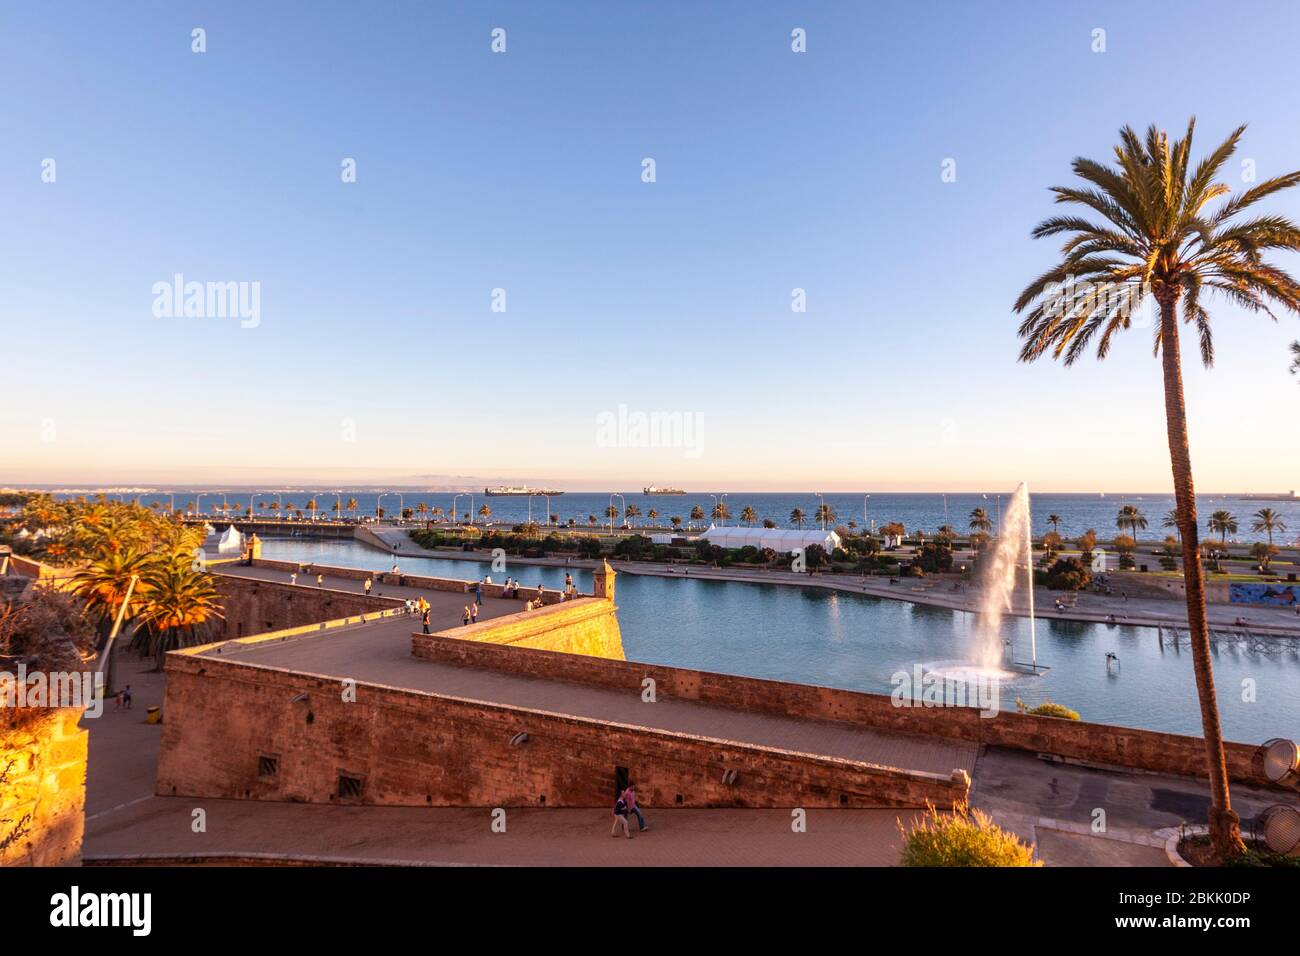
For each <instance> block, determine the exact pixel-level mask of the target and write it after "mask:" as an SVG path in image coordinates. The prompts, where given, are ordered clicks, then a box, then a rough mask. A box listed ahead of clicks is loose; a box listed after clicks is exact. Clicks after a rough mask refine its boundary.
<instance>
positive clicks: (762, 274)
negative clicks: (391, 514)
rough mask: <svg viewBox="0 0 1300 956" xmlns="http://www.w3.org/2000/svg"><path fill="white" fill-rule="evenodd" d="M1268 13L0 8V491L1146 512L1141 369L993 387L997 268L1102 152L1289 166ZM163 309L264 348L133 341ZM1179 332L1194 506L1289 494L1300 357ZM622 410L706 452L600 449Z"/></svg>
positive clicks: (222, 338)
mask: <svg viewBox="0 0 1300 956" xmlns="http://www.w3.org/2000/svg"><path fill="white" fill-rule="evenodd" d="M1298 9H1300V8H1297V6H1296V5H1295V4H1294V3H1289V2H1278V3H1245V4H1240V5H1234V6H1227V5H1224V4H1222V3H1195V2H1154V0H1147V2H1143V3H1140V4H1133V3H1070V4H1058V3H1042V2H1026V3H997V4H982V3H981V4H975V3H966V2H944V3H901V2H900V3H895V4H857V3H853V4H850V3H824V4H815V5H809V4H756V3H708V4H700V3H655V4H643V5H634V4H599V3H589V4H576V3H566V4H544V3H538V2H529V3H500V2H498V3H491V4H487V3H465V4H442V3H439V4H431V3H417V2H404V3H398V2H385V3H371V4H366V3H361V2H347V3H343V2H311V3H274V4H267V3H252V2H221V3H216V2H213V3H183V2H165V3H163V2H159V3H130V4H105V3H99V2H94V3H90V2H86V3H61V4H57V5H55V4H28V3H17V2H10V0H5V2H0V81H2V82H3V88H4V89H5V90H6V91H7V94H6V95H5V96H4V97H3V98H2V99H0V147H2V148H0V222H3V227H2V228H0V290H3V295H2V297H0V332H2V337H0V342H2V343H3V352H4V354H5V356H6V358H5V362H4V364H5V376H6V382H7V392H8V394H7V395H6V400H5V402H4V403H3V407H0V447H2V448H3V449H4V450H3V452H2V453H0V483H3V482H6V481H7V482H10V483H18V482H23V481H28V482H31V481H47V482H52V481H63V480H66V481H73V482H85V481H94V480H103V481H141V482H148V481H164V482H165V481H172V480H176V481H179V480H201V479H204V478H206V479H209V480H213V481H225V480H232V479H237V478H240V477H245V478H247V479H249V480H261V479H263V478H265V479H272V478H278V479H284V480H288V479H291V478H294V477H297V478H300V479H306V478H309V477H310V478H317V477H328V476H337V477H339V478H340V479H343V478H346V477H361V476H362V475H363V474H364V475H367V476H369V475H411V474H435V473H436V474H460V475H485V476H498V477H503V478H505V477H519V478H539V479H551V480H554V481H564V482H567V486H568V487H574V488H579V487H584V486H586V487H592V486H595V487H605V486H609V485H617V486H626V485H629V484H630V485H636V484H637V483H638V482H648V481H658V482H659V483H661V484H664V483H674V484H684V485H686V486H687V487H701V486H712V487H733V488H751V489H771V490H779V489H785V488H804V487H812V486H816V487H818V488H821V489H823V490H832V489H834V488H842V489H858V488H879V489H882V490H885V489H889V488H904V487H906V488H916V489H918V490H926V489H938V488H943V489H952V490H957V489H962V488H990V487H1012V486H1014V484H1015V483H1016V482H1017V481H1019V480H1021V479H1028V480H1029V481H1030V482H1031V484H1032V485H1033V486H1035V487H1037V488H1039V489H1042V490H1051V489H1055V490H1076V489H1078V490H1085V489H1094V488H1106V489H1115V490H1122V489H1141V490H1160V489H1164V488H1167V487H1169V471H1168V459H1167V451H1166V446H1165V436H1164V422H1163V405H1162V400H1161V390H1160V376H1159V368H1158V365H1157V363H1155V362H1154V361H1153V360H1152V358H1151V346H1150V333H1149V332H1148V331H1146V330H1139V331H1133V332H1130V333H1128V334H1127V335H1126V336H1125V338H1124V340H1123V341H1122V342H1121V343H1119V345H1118V346H1117V349H1116V351H1115V352H1114V353H1113V354H1112V356H1111V357H1110V358H1109V359H1108V360H1107V361H1106V362H1105V363H1101V364H1098V363H1096V362H1094V361H1089V362H1086V363H1081V364H1080V365H1078V366H1076V367H1075V368H1073V369H1069V370H1067V369H1064V368H1061V367H1059V366H1057V365H1054V364H1052V363H1041V364H1039V365H1035V366H1024V365H1020V364H1018V363H1017V362H1016V361H1015V357H1016V351H1017V340H1016V336H1015V327H1016V324H1017V321H1016V318H1015V317H1014V316H1013V315H1012V314H1011V311H1010V304H1011V302H1012V301H1013V300H1014V298H1015V295H1016V294H1017V293H1018V291H1019V290H1020V288H1021V287H1022V286H1023V285H1024V284H1025V283H1026V282H1028V281H1029V279H1031V278H1032V277H1033V276H1034V275H1036V274H1038V273H1039V272H1040V271H1041V270H1042V269H1043V268H1044V267H1045V266H1046V265H1048V264H1049V262H1050V261H1051V260H1052V257H1053V254H1054V252H1055V247H1054V245H1052V244H1051V243H1049V242H1048V241H1038V242H1035V241H1033V240H1031V239H1030V238H1029V231H1030V229H1031V228H1032V226H1033V225H1034V224H1035V223H1036V222H1037V221H1038V220H1039V219H1041V218H1042V217H1044V216H1045V215H1048V214H1051V213H1052V212H1054V211H1055V209H1054V207H1053V206H1052V204H1051V203H1050V197H1049V194H1048V192H1047V187H1048V186H1050V185H1053V184H1056V183H1060V182H1063V181H1066V180H1067V179H1068V178H1069V161H1070V160H1071V158H1073V157H1074V156H1076V155H1080V154H1084V155H1091V156H1094V157H1096V158H1099V159H1105V158H1107V157H1108V155H1109V151H1110V148H1111V146H1112V145H1113V143H1114V141H1115V133H1116V130H1117V129H1118V128H1119V127H1120V126H1121V125H1122V124H1124V123H1131V124H1134V125H1137V126H1141V127H1145V125H1146V124H1147V123H1149V122H1152V121H1155V122H1158V123H1160V124H1161V125H1163V126H1166V127H1167V128H1169V129H1170V131H1171V132H1175V131H1177V132H1181V130H1182V128H1183V127H1184V126H1185V124H1186V121H1187V118H1188V116H1189V114H1192V113H1195V114H1196V116H1197V119H1198V131H1199V134H1200V138H1199V141H1200V144H1201V146H1202V147H1206V148H1208V146H1209V145H1211V144H1212V143H1213V142H1217V141H1218V139H1219V138H1221V137H1222V136H1224V135H1226V134H1227V133H1228V132H1229V131H1230V130H1231V129H1232V128H1233V126H1235V125H1236V124H1237V123H1240V122H1249V123H1250V129H1249V130H1248V132H1247V135H1246V138H1245V141H1244V144H1243V148H1242V150H1241V151H1240V153H1239V157H1240V158H1251V159H1254V160H1255V163H1256V166H1257V169H1258V174H1259V176H1260V178H1264V177H1267V176H1271V175H1275V174H1277V173H1280V172H1284V171H1288V170H1291V169H1294V168H1297V167H1300V99H1298V98H1297V97H1296V95H1295V88H1296V84H1295V74H1294V43H1295V37H1296V36H1297V29H1298V28H1300V13H1298V12H1297V10H1298ZM195 27H202V28H204V29H205V30H206V35H207V36H206V39H207V52H206V53H203V54H196V53H193V52H191V30H192V29H194V28H195ZM494 27H501V28H504V29H505V30H506V41H507V51H506V52H505V53H504V54H493V53H492V52H491V51H490V48H489V44H490V39H491V38H490V31H491V30H492V28H494ZM795 27H802V28H804V29H805V30H806V31H807V45H808V52H807V53H806V54H801V55H800V54H795V53H792V52H791V49H790V42H791V40H790V32H791V30H792V29H793V28H795ZM1098 27H1100V28H1103V29H1105V30H1106V52H1104V53H1094V52H1092V49H1091V47H1092V42H1093V41H1092V31H1093V29H1094V28H1098ZM347 157H351V158H355V160H356V162H357V179H358V181H357V182H356V183H343V182H342V181H341V177H340V169H341V167H340V164H341V162H342V161H343V159H344V158H347ZM645 157H652V158H653V159H654V160H655V161H656V164H657V182H655V183H652V184H647V183H644V182H642V181H641V163H642V159H643V158H645ZM949 157H951V158H953V159H955V160H956V163H957V181H956V182H954V183H944V182H942V181H941V177H940V171H941V163H942V162H943V160H944V159H945V158H949ZM47 158H53V159H54V160H55V161H56V163H57V181H56V182H55V183H52V184H51V183H43V182H42V181H41V170H42V166H41V164H42V161H43V160H45V159H47ZM1227 173H1228V175H1227V177H1225V178H1226V179H1227V181H1228V182H1229V183H1230V184H1231V185H1233V186H1234V187H1239V186H1240V185H1241V183H1240V180H1239V167H1237V166H1235V165H1234V166H1233V167H1231V168H1230V169H1229V170H1228V171H1227ZM1269 208H1270V209H1272V210H1274V211H1278V212H1282V213H1285V214H1288V215H1291V216H1293V217H1297V218H1300V192H1297V193H1296V194H1295V195H1291V196H1286V197H1284V198H1282V199H1279V200H1277V201H1276V202H1274V203H1272V204H1271V206H1270V207H1269ZM1287 264H1288V265H1290V266H1291V267H1293V268H1295V267H1297V263H1296V262H1295V261H1291V262H1289V263H1287ZM175 273H182V274H183V275H184V276H185V277H186V279H188V280H198V281H220V282H226V281H236V282H238V281H256V282H258V283H260V288H261V314H260V324H259V325H258V326H257V327H256V328H250V329H241V328H240V327H239V324H238V322H237V321H236V320H233V319H220V318H191V319H185V318H161V319H160V318H156V317H155V316H154V314H153V312H152V305H153V294H152V291H151V288H152V286H153V284H154V283H155V282H159V281H170V279H171V277H172V276H173V274H175ZM498 287H500V288H504V289H506V292H507V303H508V309H507V311H506V312H505V313H504V314H499V313H493V312H492V311H491V310H490V303H491V299H490V296H491V291H492V289H494V288H498ZM795 287H801V288H804V289H806V290H807V297H808V311H807V312H806V313H805V314H797V313H794V312H792V311H791V309H790V301H791V290H792V289H793V288H795ZM1214 313H1215V315H1216V319H1217V329H1218V350H1219V361H1218V364H1217V366H1216V368H1215V369H1214V371H1213V372H1212V373H1209V374H1205V373H1202V372H1201V371H1199V369H1198V368H1196V367H1191V366H1189V368H1188V370H1187V371H1188V375H1187V388H1188V392H1189V410H1190V414H1191V416H1192V419H1191V421H1192V440H1193V456H1194V464H1195V467H1196V471H1197V476H1198V485H1199V487H1201V488H1202V489H1204V490H1242V489H1247V490H1249V489H1256V490H1263V489H1268V490H1273V489H1285V488H1291V487H1300V480H1297V477H1298V476H1300V449H1298V448H1297V443H1296V440H1295V435H1296V424H1295V413H1296V408H1297V404H1298V402H1297V400H1298V399H1300V387H1298V386H1297V382H1296V379H1295V378H1293V377H1291V376H1289V375H1287V373H1286V365H1287V356H1286V344H1287V343H1288V342H1289V341H1291V339H1293V338H1297V337H1300V322H1298V321H1297V320H1296V319H1295V318H1294V317H1288V318H1285V319H1284V320H1283V321H1282V322H1281V323H1280V324H1278V325H1273V324H1272V323H1270V322H1269V321H1268V320H1267V319H1266V318H1264V319H1261V318H1258V317H1250V316H1243V315H1242V314H1241V313H1240V312H1239V311H1238V310H1236V309H1234V308H1230V307H1228V306H1226V305H1223V304H1219V305H1218V306H1217V308H1216V309H1215V310H1214ZM620 404H623V405H626V406H628V408H629V409H630V410H632V411H638V410H640V411H646V412H649V411H668V412H679V413H683V414H691V415H696V416H700V420H702V422H703V427H702V435H701V442H700V454H698V456H692V455H689V454H686V453H685V452H684V450H683V449H680V448H677V449H646V448H608V447H601V446H600V444H599V443H598V442H597V440H596V417H597V415H599V414H600V413H601V412H605V411H613V410H615V409H617V407H618V406H619V405H620ZM347 423H351V424H352V426H353V431H352V432H351V433H349V434H351V435H354V436H355V440H354V441H345V440H343V436H344V433H345V430H346V428H347ZM243 469H249V470H247V471H245V470H243Z"/></svg>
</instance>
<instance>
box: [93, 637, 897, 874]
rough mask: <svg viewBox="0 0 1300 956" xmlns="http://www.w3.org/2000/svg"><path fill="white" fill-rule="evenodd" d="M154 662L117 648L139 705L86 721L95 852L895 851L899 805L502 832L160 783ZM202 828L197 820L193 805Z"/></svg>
mask: <svg viewBox="0 0 1300 956" xmlns="http://www.w3.org/2000/svg"><path fill="white" fill-rule="evenodd" d="M151 668H152V662H151V661H144V662H140V661H138V660H136V659H135V658H134V657H133V656H125V655H124V656H123V657H122V659H121V661H120V662H119V664H118V665H117V670H118V673H119V675H120V676H121V681H122V682H123V683H129V684H131V686H132V691H133V693H134V695H135V705H134V708H133V709H132V710H129V711H114V710H113V709H112V708H111V707H110V708H109V709H108V710H107V711H106V712H105V713H104V714H103V715H102V716H101V717H98V718H96V719H94V720H87V721H86V726H87V727H88V728H89V730H90V763H89V767H88V770H87V780H86V831H85V842H84V845H83V853H84V857H85V861H86V862H87V863H88V864H92V865H93V864H96V863H105V864H110V863H111V864H123V863H132V862H146V861H150V862H158V863H167V862H184V861H186V860H188V859H194V858H199V859H202V860H204V861H211V862H220V861H222V860H227V861H230V862H239V863H248V862H252V863H256V862H257V861H258V860H259V859H265V860H266V862H268V863H270V862H283V861H285V860H288V861H301V862H310V861H323V862H337V863H358V864H359V863H364V864H372V865H384V864H405V865H434V866H548V865H563V866H889V865H892V864H893V863H895V862H897V859H898V852H899V845H900V839H899V833H898V821H899V819H900V818H901V819H902V820H903V821H904V822H908V821H910V820H911V819H912V818H913V816H914V814H913V813H912V812H911V811H906V810H903V811H900V810H809V811H808V827H807V832H806V833H798V834H796V833H794V832H793V831H792V829H791V827H790V823H791V816H790V811H788V810H747V809H719V810H679V809H676V808H673V809H662V810H661V809H659V808H657V807H650V806H647V807H646V808H645V811H646V815H647V818H648V820H649V822H650V825H651V830H650V831H649V832H648V833H645V834H638V835H637V836H636V837H635V838H634V839H632V840H630V841H629V840H625V839H618V840H613V839H610V837H609V824H610V817H609V815H608V813H607V812H606V811H604V810H601V809H592V810H587V809H547V810H540V809H537V810H535V809H514V810H510V811H508V816H507V826H506V832H505V833H504V834H502V833H494V832H492V831H491V829H490V823H491V818H490V816H489V809H488V808H465V809H461V808H447V807H432V808H425V807H339V806H318V805H313V804H301V803H264V802H260V801H253V800H212V799H206V798H195V797H160V796H155V795H154V792H153V791H154V780H155V778H156V777H157V772H158V748H159V741H160V738H161V734H162V727H161V726H160V725H158V724H149V723H146V722H145V712H146V709H147V708H148V707H152V706H156V705H158V704H161V703H162V699H163V687H164V678H163V675H162V674H161V673H155V672H153V671H152V670H151ZM196 808H202V809H203V810H204V811H205V812H206V814H207V832H206V833H198V834H196V833H194V832H193V830H192V823H193V816H192V814H193V811H194V810H195V809H196Z"/></svg>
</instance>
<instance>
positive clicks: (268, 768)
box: [257, 754, 280, 777]
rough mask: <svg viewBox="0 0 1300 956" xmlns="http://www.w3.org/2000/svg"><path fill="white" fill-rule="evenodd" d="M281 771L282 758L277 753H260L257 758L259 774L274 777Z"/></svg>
mask: <svg viewBox="0 0 1300 956" xmlns="http://www.w3.org/2000/svg"><path fill="white" fill-rule="evenodd" d="M279 772H280V758H279V756H278V755H276V754H260V755H258V758H257V775H258V776H259V777H274V776H276V775H278V774H279Z"/></svg>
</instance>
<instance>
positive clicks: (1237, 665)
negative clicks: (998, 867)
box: [263, 539, 1300, 743]
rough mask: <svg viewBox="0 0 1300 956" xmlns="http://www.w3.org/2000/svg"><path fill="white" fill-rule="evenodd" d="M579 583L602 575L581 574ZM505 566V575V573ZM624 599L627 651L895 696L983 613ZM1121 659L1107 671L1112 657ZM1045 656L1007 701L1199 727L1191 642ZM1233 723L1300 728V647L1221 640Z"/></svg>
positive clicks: (756, 598)
mask: <svg viewBox="0 0 1300 956" xmlns="http://www.w3.org/2000/svg"><path fill="white" fill-rule="evenodd" d="M263 554H264V555H265V556H266V557H268V558H280V559H287V560H299V561H318V562H321V563H323V564H338V565H344V566H349V567H361V568H367V569H370V570H374V571H384V570H388V569H389V568H390V567H391V566H392V559H391V558H390V557H388V556H387V555H385V554H384V553H382V552H380V551H376V550H374V549H372V548H367V547H364V546H363V545H360V544H357V543H356V542H354V541H320V542H314V541H290V540H283V539H270V540H267V541H266V542H265V543H264V547H263ZM401 565H402V569H403V570H406V571H410V572H412V573H416V574H419V573H425V574H431V575H437V576H441V577H453V578H473V577H475V576H481V575H483V574H487V573H490V570H489V566H488V565H487V564H486V563H479V562H471V561H448V560H443V559H433V558H403V559H402V561H401ZM506 573H508V574H510V575H511V576H513V577H516V578H518V579H519V580H521V581H522V582H523V584H524V585H525V586H533V587H535V586H536V585H537V584H546V585H547V586H550V587H560V586H562V584H563V582H564V574H565V569H564V568H563V567H554V568H552V567H537V566H534V565H511V566H510V567H509V568H508V569H507V571H506ZM573 575H574V579H575V580H576V581H577V583H578V587H579V588H580V589H581V590H584V591H589V590H590V589H591V574H590V572H587V571H575V572H573ZM503 577H504V574H497V575H495V579H496V580H500V579H501V578H503ZM617 596H618V604H619V622H620V626H621V628H622V631H623V645H624V648H625V649H626V651H627V655H628V657H629V658H631V659H634V660H641V661H647V662H650V663H657V664H669V665H675V666H678V667H691V668H698V669H700V670H711V671H721V672H724V673H730V674H744V675H748V676H751V677H765V678H769V679H773V680H788V681H798V682H801V683H808V684H821V685H825V686H831V687H846V688H851V689H854V690H865V691H871V692H873V693H889V691H890V690H891V683H890V678H891V677H892V675H894V674H895V673H897V672H899V671H910V670H911V668H912V667H913V666H914V665H916V664H926V663H929V662H934V661H953V660H967V659H969V649H970V647H971V642H972V640H973V638H974V634H975V631H976V619H975V615H972V614H969V613H966V612H962V611H952V610H949V609H947V608H941V607H931V606H928V605H923V604H912V603H909V602H907V601H893V600H888V599H884V598H875V597H867V596H864V595H856V594H846V593H842V592H834V591H825V590H821V589H818V588H797V589H796V588H789V587H781V586H779V585H751V584H737V583H730V582H724V581H704V580H700V579H699V578H692V577H690V576H689V575H688V576H682V577H673V578H660V577H649V576H640V575H632V574H622V575H620V576H619V578H618V583H617ZM1001 633H1002V637H1003V639H1004V640H1008V641H1011V642H1012V648H1013V650H1015V651H1016V652H1017V659H1024V657H1023V656H1022V655H1027V654H1028V647H1029V627H1028V623H1027V622H1026V621H1024V620H1023V619H1021V618H1007V619H1006V620H1004V621H1003V626H1002V629H1001ZM1107 653H1114V654H1116V655H1118V657H1119V665H1118V667H1115V668H1112V672H1111V673H1110V674H1109V675H1108V673H1107V668H1106V654H1107ZM1038 656H1039V660H1040V662H1041V663H1044V664H1047V665H1048V666H1050V667H1051V670H1049V671H1048V672H1047V673H1046V674H1044V675H1042V676H1039V677H1034V678H1028V679H1022V680H1016V681H1014V682H1011V683H1009V684H1004V685H1003V687H1002V707H1003V708H1006V709H1010V708H1013V707H1014V706H1015V701H1016V698H1020V699H1021V700H1023V701H1024V702H1025V703H1026V704H1027V705H1029V706H1031V707H1032V706H1034V705H1035V704H1039V703H1042V702H1043V701H1045V700H1053V701H1056V702H1058V703H1061V704H1065V705H1066V706H1068V707H1071V708H1073V709H1074V710H1077V711H1079V713H1080V715H1081V716H1082V717H1083V719H1084V720H1096V721H1100V722H1104V723H1114V724H1122V725H1126V726H1130V727H1147V728H1151V729H1153V730H1164V731H1169V732H1173V733H1185V734H1197V733H1199V730H1200V713H1199V710H1198V707H1197V699H1196V686H1195V683H1194V681H1193V677H1192V661H1191V654H1190V653H1189V652H1188V650H1187V649H1186V648H1181V649H1180V648H1177V647H1173V646H1170V645H1166V646H1165V647H1164V648H1161V646H1160V644H1159V642H1158V641H1157V639H1156V632H1155V631H1154V630H1152V629H1151V628H1141V627H1127V626H1121V625H1109V624H1085V623H1081V622H1078V621H1063V620H1060V619H1058V618H1052V617H1045V618H1042V619H1040V620H1039V625H1038ZM1214 666H1215V678H1216V684H1217V685H1218V690H1219V706H1220V708H1221V711H1222V716H1223V725H1224V731H1225V733H1226V734H1227V736H1228V737H1229V738H1230V739H1232V740H1240V741H1246V742H1251V743H1257V742H1262V741H1264V740H1266V739H1268V738H1269V737H1293V738H1294V737H1297V736H1300V694H1298V693H1296V690H1295V688H1296V686H1297V684H1296V682H1297V678H1300V655H1297V654H1296V653H1293V652H1287V653H1284V654H1277V655H1273V654H1267V655H1265V654H1258V653H1254V652H1251V651H1249V650H1248V649H1246V648H1243V647H1241V646H1236V645H1223V646H1221V647H1219V648H1218V649H1217V650H1216V651H1215V655H1214ZM1247 679H1249V680H1252V681H1254V684H1255V697H1256V699H1255V702H1253V703H1248V702H1246V701H1245V700H1243V681H1245V680H1247Z"/></svg>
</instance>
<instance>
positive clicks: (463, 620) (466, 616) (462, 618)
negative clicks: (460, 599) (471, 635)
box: [460, 604, 469, 625]
mask: <svg viewBox="0 0 1300 956" xmlns="http://www.w3.org/2000/svg"><path fill="white" fill-rule="evenodd" d="M460 623H461V624H464V625H468V624H469V605H468V604H466V605H465V611H464V613H462V614H461V616H460Z"/></svg>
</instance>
